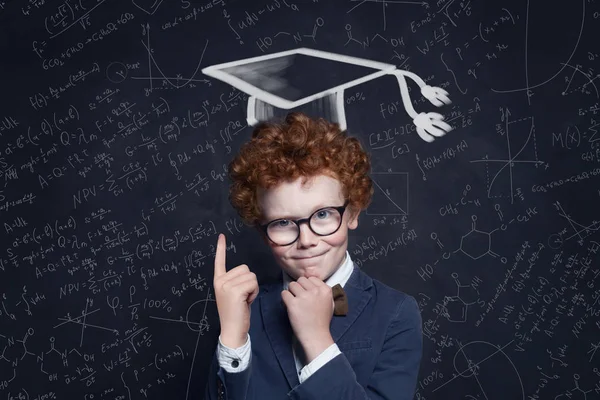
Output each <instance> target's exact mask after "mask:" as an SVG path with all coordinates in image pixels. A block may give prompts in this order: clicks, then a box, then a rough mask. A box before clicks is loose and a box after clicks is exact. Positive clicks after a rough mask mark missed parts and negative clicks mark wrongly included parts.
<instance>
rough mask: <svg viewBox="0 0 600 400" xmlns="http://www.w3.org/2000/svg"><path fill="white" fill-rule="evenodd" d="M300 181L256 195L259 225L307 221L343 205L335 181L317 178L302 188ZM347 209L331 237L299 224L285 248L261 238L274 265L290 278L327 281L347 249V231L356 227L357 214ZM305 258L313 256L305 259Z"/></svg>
mask: <svg viewBox="0 0 600 400" xmlns="http://www.w3.org/2000/svg"><path fill="white" fill-rule="evenodd" d="M302 179H303V178H302V177H301V178H298V179H297V180H295V181H293V182H289V183H288V182H284V183H281V184H280V185H279V186H277V187H274V188H271V189H268V190H264V189H261V190H259V192H258V202H259V206H260V209H261V210H262V213H263V218H262V219H261V220H260V221H259V222H260V223H261V224H266V223H268V222H270V221H272V220H275V219H279V218H286V219H293V220H296V219H299V218H308V217H310V216H311V214H312V213H313V212H315V211H316V210H318V209H320V208H324V207H338V206H342V205H344V198H343V195H342V190H341V189H342V187H341V184H340V183H339V181H338V180H337V179H334V178H331V177H330V176H327V175H318V176H316V177H314V178H313V179H311V180H309V181H307V182H306V183H305V185H304V186H302ZM352 211H353V210H352V209H351V208H350V207H348V208H346V211H345V212H344V214H343V215H342V224H341V226H340V228H339V229H338V230H337V231H336V232H335V233H333V234H331V235H328V236H319V235H316V234H315V233H314V232H313V231H312V230H311V229H310V227H309V226H308V224H306V223H305V224H300V236H299V237H298V240H297V241H296V242H294V243H292V244H289V245H287V246H279V245H276V244H274V243H273V242H271V241H270V240H268V239H267V238H266V237H263V239H264V240H265V242H266V243H267V244H268V245H269V247H270V248H271V251H272V252H273V256H274V257H275V261H276V262H277V264H278V265H279V266H280V267H281V268H282V269H283V270H284V271H285V272H287V273H288V275H290V276H291V277H292V279H293V280H296V279H298V278H299V277H301V276H304V277H307V278H308V277H310V276H315V277H317V278H319V279H321V280H322V281H325V280H327V278H329V277H330V276H331V275H332V274H333V273H334V272H335V271H336V270H337V269H338V267H339V266H340V265H341V263H342V261H343V260H344V257H345V254H346V249H347V247H348V229H356V228H357V227H358V213H356V215H351V214H352ZM309 256H317V257H313V258H306V257H309Z"/></svg>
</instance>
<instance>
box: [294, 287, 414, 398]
mask: <svg viewBox="0 0 600 400" xmlns="http://www.w3.org/2000/svg"><path fill="white" fill-rule="evenodd" d="M422 352H423V331H422V321H421V313H420V311H419V307H418V304H417V301H416V300H415V299H414V297H412V296H408V295H405V296H404V298H403V299H402V300H401V302H400V303H399V304H398V306H397V307H396V311H395V315H394V318H393V319H392V320H391V322H390V324H389V326H388V328H387V331H386V335H385V339H384V342H383V347H382V349H381V353H380V354H379V356H378V358H377V363H376V365H375V368H374V369H373V374H372V375H371V378H370V379H369V382H368V384H367V385H366V386H364V387H363V386H362V385H360V384H359V383H358V382H357V381H356V374H355V373H354V370H353V369H352V366H351V365H350V363H349V362H348V359H347V358H346V356H345V355H344V354H343V353H342V354H339V355H337V356H336V357H335V358H333V359H332V360H331V361H329V362H328V363H327V364H325V365H323V366H322V367H321V368H319V370H318V371H316V372H315V373H314V374H312V375H311V376H310V377H309V378H308V379H307V380H306V381H304V382H303V383H302V384H300V385H297V386H296V387H294V388H293V389H292V390H291V391H290V392H289V393H288V396H289V397H290V398H291V399H294V400H313V399H314V400H317V399H328V400H338V399H339V400H342V399H343V400H366V399H369V400H413V398H414V394H415V389H416V385H417V377H418V375H419V367H420V364H421V357H422Z"/></svg>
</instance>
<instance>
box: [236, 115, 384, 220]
mask: <svg viewBox="0 0 600 400" xmlns="http://www.w3.org/2000/svg"><path fill="white" fill-rule="evenodd" d="M370 168H371V161H370V156H369V154H368V153H367V152H365V150H364V149H363V147H362V145H361V143H360V142H359V140H358V139H357V138H355V137H350V136H348V135H347V131H345V130H344V131H342V130H340V127H339V125H338V124H337V123H331V122H328V121H327V120H325V119H323V118H319V119H312V118H311V117H309V116H308V115H306V114H304V113H300V112H292V113H289V114H288V115H287V116H286V117H285V120H284V122H283V123H276V122H262V123H260V124H258V125H257V126H256V127H255V128H254V131H253V132H252V138H251V139H250V140H249V141H248V142H246V143H244V144H243V145H242V146H241V148H240V151H239V153H238V154H237V155H236V156H235V158H234V159H233V160H232V161H231V162H230V163H229V167H228V173H229V178H230V179H231V181H232V184H231V186H230V189H229V201H230V202H231V205H232V206H233V207H234V208H235V209H236V210H237V212H238V214H239V215H240V217H241V218H242V220H243V222H244V223H245V224H246V225H251V226H254V225H256V224H257V223H258V221H259V220H260V219H261V218H262V212H261V210H260V207H259V204H258V195H257V193H258V188H262V189H270V188H272V187H274V186H277V185H278V184H279V183H281V182H287V181H294V180H296V179H297V178H299V177H304V178H305V179H304V180H305V181H306V180H307V179H309V178H311V177H314V176H317V175H321V174H323V175H328V176H330V177H332V178H334V179H337V180H338V181H339V182H340V184H341V186H342V193H343V196H344V198H345V199H346V200H348V207H350V208H351V210H352V212H354V213H357V212H359V211H360V210H363V209H366V208H367V206H368V205H369V204H370V202H371V198H372V195H373V183H372V181H371V178H370V177H369V176H368V172H369V170H370Z"/></svg>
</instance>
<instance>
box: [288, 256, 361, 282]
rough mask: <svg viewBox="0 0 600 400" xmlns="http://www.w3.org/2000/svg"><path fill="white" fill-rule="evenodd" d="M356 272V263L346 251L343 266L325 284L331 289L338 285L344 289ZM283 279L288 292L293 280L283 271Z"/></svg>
mask: <svg viewBox="0 0 600 400" xmlns="http://www.w3.org/2000/svg"><path fill="white" fill-rule="evenodd" d="M353 270H354V263H353V262H352V259H351V258H350V253H348V250H346V257H345V258H344V261H342V265H341V266H340V267H339V268H338V269H337V270H336V271H335V272H334V273H333V274H331V276H330V277H329V278H327V279H326V280H325V283H326V284H327V285H328V286H329V287H334V286H335V285H336V284H338V283H339V284H340V285H341V286H342V287H344V285H345V284H346V282H348V279H349V278H350V275H352V271H353ZM282 277H283V289H285V290H287V288H288V285H289V284H290V282H291V281H292V280H293V279H292V278H291V277H290V276H289V275H288V273H287V272H285V271H283V270H282Z"/></svg>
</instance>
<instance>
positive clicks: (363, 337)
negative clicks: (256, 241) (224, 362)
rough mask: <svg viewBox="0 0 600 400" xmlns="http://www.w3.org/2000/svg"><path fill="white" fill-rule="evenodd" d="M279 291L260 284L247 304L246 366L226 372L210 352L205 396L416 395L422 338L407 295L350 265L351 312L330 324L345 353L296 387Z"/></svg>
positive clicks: (299, 399) (329, 398) (388, 399)
mask: <svg viewBox="0 0 600 400" xmlns="http://www.w3.org/2000/svg"><path fill="white" fill-rule="evenodd" d="M282 290H283V282H278V283H272V284H268V285H264V286H263V285H261V287H260V290H259V294H258V297H257V298H256V300H255V301H254V302H253V303H252V306H251V316H250V332H249V334H250V340H251V345H252V355H251V358H250V364H249V366H248V368H246V369H245V370H244V371H241V372H237V373H229V372H227V371H225V370H224V369H223V368H221V367H220V366H219V363H218V360H217V352H216V350H215V352H214V354H213V359H212V363H211V366H210V372H209V376H208V382H207V385H206V390H205V399H206V400H218V399H227V400H283V399H295V400H312V399H315V400H316V399H319V400H321V399H326V400H337V399H340V400H342V399H343V400H354V399H373V400H374V399H378V400H383V399H385V400H392V399H393V400H409V399H413V397H414V393H415V387H416V383H417V376H418V374H419V365H420V362H421V355H422V346H423V336H422V325H421V314H420V312H419V308H418V305H417V302H416V301H415V299H414V298H413V297H412V296H409V295H407V294H405V293H403V292H400V291H398V290H395V289H393V288H391V287H389V286H386V285H385V284H383V283H381V282H379V281H378V280H376V279H372V278H371V277H369V276H368V275H367V274H366V273H364V272H363V271H362V270H361V269H360V268H359V267H358V266H357V265H356V263H354V270H353V272H352V275H351V276H350V278H349V279H348V281H347V282H346V284H345V285H344V290H345V292H346V296H347V298H348V314H347V315H345V316H336V315H334V316H333V317H332V319H331V324H330V332H331V336H332V337H333V340H334V341H335V343H336V344H337V345H338V347H339V349H340V351H341V352H342V354H339V355H337V356H336V357H335V358H333V359H332V360H330V361H328V362H327V363H326V364H325V365H323V366H322V367H321V368H319V369H318V370H317V371H315V372H314V373H313V374H312V375H311V376H310V377H309V378H308V379H307V380H306V381H304V382H303V383H302V384H300V381H299V377H298V373H297V372H296V366H295V363H294V357H293V354H292V335H293V330H292V327H291V325H290V322H289V319H288V316H287V311H286V309H285V307H284V304H283V301H282V300H281V291H282Z"/></svg>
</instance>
